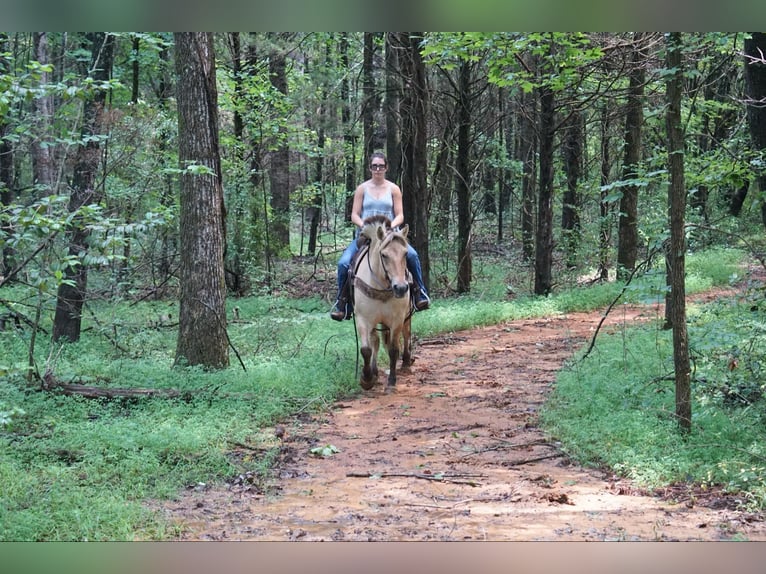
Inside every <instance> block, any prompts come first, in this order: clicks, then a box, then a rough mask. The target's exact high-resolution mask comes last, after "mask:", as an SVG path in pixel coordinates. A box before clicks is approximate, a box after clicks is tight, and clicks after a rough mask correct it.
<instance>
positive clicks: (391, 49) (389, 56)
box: [384, 32, 402, 182]
mask: <svg viewBox="0 0 766 574" xmlns="http://www.w3.org/2000/svg"><path fill="white" fill-rule="evenodd" d="M396 42H397V38H396V34H395V33H393V32H386V56H385V57H386V97H385V99H384V105H385V112H386V114H385V115H386V157H387V159H388V171H387V172H386V177H387V178H388V179H390V180H391V181H393V182H399V181H400V177H401V173H402V137H401V131H400V126H401V122H402V118H401V114H400V110H399V107H400V101H401V98H402V88H401V82H400V81H399V50H400V49H401V47H399V46H398V44H397V43H396Z"/></svg>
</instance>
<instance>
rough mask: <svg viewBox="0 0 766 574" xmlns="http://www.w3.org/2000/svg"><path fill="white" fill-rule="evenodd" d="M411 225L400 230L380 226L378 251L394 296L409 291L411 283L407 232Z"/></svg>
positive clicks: (400, 295)
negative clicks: (409, 279) (408, 276)
mask: <svg viewBox="0 0 766 574" xmlns="http://www.w3.org/2000/svg"><path fill="white" fill-rule="evenodd" d="M408 231H409V226H407V225H405V226H404V227H403V228H402V229H400V230H399V231H393V230H392V229H390V228H389V229H388V230H386V229H384V228H383V227H379V228H378V232H377V235H378V242H377V252H378V253H379V258H380V264H381V268H382V270H383V273H384V274H385V277H386V279H388V281H389V282H390V283H391V290H392V291H393V292H394V297H397V298H402V297H404V296H405V295H406V294H407V292H408V291H409V288H410V285H409V281H408V278H407V248H408V246H409V243H407V232H408Z"/></svg>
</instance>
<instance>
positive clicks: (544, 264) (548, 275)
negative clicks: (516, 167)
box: [535, 46, 556, 295]
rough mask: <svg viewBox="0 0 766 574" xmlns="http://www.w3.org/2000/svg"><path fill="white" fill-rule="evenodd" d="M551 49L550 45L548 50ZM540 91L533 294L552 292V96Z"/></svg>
mask: <svg viewBox="0 0 766 574" xmlns="http://www.w3.org/2000/svg"><path fill="white" fill-rule="evenodd" d="M552 48H553V46H551V49H552ZM538 89H539V91H540V188H539V190H538V194H537V233H536V235H535V295H549V294H550V293H551V291H552V290H553V275H552V272H553V137H554V134H555V129H556V128H555V117H554V114H555V107H554V105H555V95H554V92H553V88H551V86H549V85H548V84H543V85H542V86H540V88H538Z"/></svg>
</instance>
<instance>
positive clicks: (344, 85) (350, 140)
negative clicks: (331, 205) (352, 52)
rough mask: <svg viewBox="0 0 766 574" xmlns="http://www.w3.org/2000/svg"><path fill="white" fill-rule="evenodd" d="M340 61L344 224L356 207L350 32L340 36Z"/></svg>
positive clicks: (349, 219)
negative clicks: (349, 54)
mask: <svg viewBox="0 0 766 574" xmlns="http://www.w3.org/2000/svg"><path fill="white" fill-rule="evenodd" d="M339 50H340V60H341V66H342V68H343V70H344V71H345V73H344V74H343V79H342V80H341V84H340V98H341V101H342V102H343V108H342V111H341V123H342V124H343V143H344V146H343V155H344V157H345V164H346V172H345V173H346V205H345V207H346V208H345V214H344V219H343V221H344V222H347V221H351V209H352V207H353V206H354V190H355V189H356V168H355V166H356V156H355V154H354V148H355V143H356V138H355V137H354V129H353V126H352V125H351V92H350V90H349V86H348V77H349V75H350V74H351V65H350V63H349V60H348V32H342V33H341V35H340V46H339Z"/></svg>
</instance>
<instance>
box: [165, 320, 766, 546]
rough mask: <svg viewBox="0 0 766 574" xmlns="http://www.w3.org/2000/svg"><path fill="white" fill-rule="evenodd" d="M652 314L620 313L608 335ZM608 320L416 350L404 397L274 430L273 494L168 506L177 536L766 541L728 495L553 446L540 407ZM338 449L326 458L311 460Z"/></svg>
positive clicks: (339, 409)
mask: <svg viewBox="0 0 766 574" xmlns="http://www.w3.org/2000/svg"><path fill="white" fill-rule="evenodd" d="M653 312H654V311H652V310H649V311H647V310H646V309H644V310H643V311H642V310H636V309H631V310H626V311H624V312H623V311H620V312H619V313H614V314H613V315H612V316H611V317H610V319H609V320H608V321H607V324H606V325H605V327H604V328H608V325H609V324H615V323H619V322H623V321H627V322H630V321H633V320H639V319H640V318H641V317H640V314H641V313H653ZM600 319H601V314H600V313H593V314H579V313H575V314H569V315H567V316H561V317H556V318H552V319H544V320H526V321H514V322H509V323H506V324H503V325H499V326H494V327H489V328H483V329H478V330H472V331H466V332H461V333H455V334H453V335H451V336H449V337H445V338H443V339H438V340H437V339H434V340H426V341H421V342H420V344H419V346H417V347H416V350H415V364H414V365H413V367H412V369H411V372H409V373H402V374H401V376H400V377H399V381H398V388H397V390H396V391H395V392H394V393H390V394H386V393H385V392H384V388H383V387H384V385H385V378H384V377H381V381H382V382H381V383H379V384H378V386H376V387H375V388H374V389H373V390H372V391H369V392H367V393H366V394H365V395H364V396H361V397H360V398H357V399H354V400H350V401H344V402H342V403H339V404H337V405H334V407H333V408H332V409H331V410H330V411H329V412H326V413H324V414H322V415H320V416H318V417H316V418H312V419H309V420H302V421H295V422H294V423H292V424H291V425H288V426H286V427H285V428H284V429H281V428H280V429H277V431H276V434H277V435H281V436H280V437H279V438H278V439H275V440H278V441H280V442H281V446H282V448H281V454H280V461H279V464H278V467H277V473H278V477H275V480H274V483H273V484H272V485H270V488H267V489H266V492H265V493H264V492H263V491H262V490H261V489H260V488H259V487H258V486H256V485H252V484H249V481H248V477H241V479H240V480H238V481H235V483H234V484H232V485H231V486H230V487H228V488H222V489H212V490H211V489H208V490H199V491H198V490H191V491H190V492H188V493H187V495H186V496H184V497H183V498H182V499H181V500H180V501H177V502H172V503H169V504H167V505H165V511H166V512H167V513H169V515H170V516H171V517H172V518H173V519H174V520H176V521H177V522H178V523H179V524H180V525H181V526H182V529H183V530H182V535H181V537H180V538H181V539H183V540H269V541H286V540H305V541H318V540H360V541H399V540H440V541H451V540H494V541H533V540H553V541H555V540H559V541H565V540H577V541H588V540H593V541H595V540H731V539H747V540H766V525H765V524H764V522H763V521H762V520H763V518H762V517H761V516H752V515H747V514H744V513H741V512H738V511H736V510H733V509H732V508H731V506H732V505H731V504H730V501H727V500H726V499H725V498H724V497H718V496H716V495H713V496H710V495H709V494H710V493H708V496H703V497H698V498H697V499H696V503H692V500H694V499H693V498H691V497H690V496H688V495H685V494H684V493H683V492H677V493H675V495H676V496H674V498H675V500H667V499H663V498H661V497H659V496H651V495H647V494H642V493H640V492H638V490H637V489H636V488H634V487H633V486H632V485H631V484H630V482H629V481H626V480H619V479H617V478H615V477H613V476H610V475H608V474H607V473H605V472H602V471H600V470H593V469H583V468H581V467H579V466H577V465H574V464H571V463H570V462H569V461H568V460H567V458H566V457H565V456H564V455H563V453H562V452H561V451H560V450H559V449H558V448H557V445H556V444H552V443H550V442H548V441H547V440H546V437H545V436H544V435H543V433H542V432H541V431H540V430H539V429H538V428H537V422H536V421H537V413H538V410H539V409H540V407H541V405H542V404H543V402H544V401H545V398H546V396H547V394H548V392H549V390H550V388H551V384H552V382H553V380H554V378H555V373H556V371H557V370H559V369H560V368H561V366H562V363H563V362H564V361H565V360H566V359H567V358H569V357H571V356H572V354H573V352H574V351H575V350H576V349H577V348H579V347H581V346H582V345H583V344H584V343H587V342H588V341H589V340H590V338H591V337H592V335H593V331H594V329H595V328H596V326H597V325H598V322H599V320H600ZM349 325H350V324H349ZM414 329H415V332H417V317H416V318H415V326H414ZM329 446H332V447H334V449H332V450H335V449H337V452H335V453H328V454H331V456H327V457H321V456H316V455H315V454H312V452H311V451H312V449H316V448H317V447H329ZM328 450H330V449H328ZM702 503H706V504H708V505H709V507H705V506H702Z"/></svg>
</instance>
